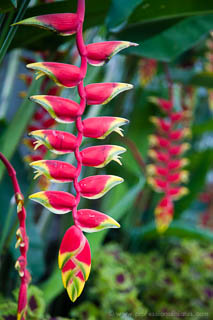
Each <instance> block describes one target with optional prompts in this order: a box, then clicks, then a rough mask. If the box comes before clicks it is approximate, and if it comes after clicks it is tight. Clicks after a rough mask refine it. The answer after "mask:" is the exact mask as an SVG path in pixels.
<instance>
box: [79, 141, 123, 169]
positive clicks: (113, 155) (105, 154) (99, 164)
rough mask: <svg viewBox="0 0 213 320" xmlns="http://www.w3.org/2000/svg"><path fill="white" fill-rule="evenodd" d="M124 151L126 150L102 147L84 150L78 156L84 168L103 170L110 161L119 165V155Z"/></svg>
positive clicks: (109, 146)
mask: <svg viewBox="0 0 213 320" xmlns="http://www.w3.org/2000/svg"><path fill="white" fill-rule="evenodd" d="M125 151H126V149H125V148H123V147H120V146H111V145H102V146H95V147H89V148H86V149H84V150H82V151H81V153H80V154H81V157H82V164H83V165H84V166H88V167H95V168H103V167H105V166H106V165H107V164H108V163H109V162H111V161H112V160H113V161H116V162H117V163H119V164H120V165H121V164H122V163H121V161H120V156H119V155H120V154H121V153H123V152H125Z"/></svg>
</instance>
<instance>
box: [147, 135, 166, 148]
mask: <svg viewBox="0 0 213 320" xmlns="http://www.w3.org/2000/svg"><path fill="white" fill-rule="evenodd" d="M149 144H150V145H151V146H152V147H155V146H157V147H161V148H168V147H169V146H170V142H169V140H168V139H167V138H164V137H159V136H156V135H154V134H151V135H150V136H149Z"/></svg>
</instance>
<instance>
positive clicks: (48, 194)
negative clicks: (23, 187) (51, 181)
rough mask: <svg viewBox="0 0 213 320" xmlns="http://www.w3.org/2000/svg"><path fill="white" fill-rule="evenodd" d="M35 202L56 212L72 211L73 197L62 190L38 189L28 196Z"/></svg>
mask: <svg viewBox="0 0 213 320" xmlns="http://www.w3.org/2000/svg"><path fill="white" fill-rule="evenodd" d="M29 198H30V199H32V200H33V201H35V202H38V203H40V204H42V205H43V206H44V207H45V208H47V209H49V210H50V211H51V212H53V213H56V214H64V213H67V212H70V211H72V209H73V207H74V206H75V203H76V202H75V197H74V196H73V195H72V194H70V193H68V192H64V191H40V192H37V193H34V194H32V195H31V196H29Z"/></svg>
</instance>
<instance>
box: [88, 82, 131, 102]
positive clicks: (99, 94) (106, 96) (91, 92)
mask: <svg viewBox="0 0 213 320" xmlns="http://www.w3.org/2000/svg"><path fill="white" fill-rule="evenodd" d="M132 88H133V86H132V85H131V84H128V83H118V82H110V83H92V84H88V85H87V86H86V87H85V91H86V98H87V104H88V105H94V104H106V103H108V102H109V101H110V100H112V99H113V98H114V97H115V96H116V95H118V94H119V93H121V92H123V91H126V90H129V89H132Z"/></svg>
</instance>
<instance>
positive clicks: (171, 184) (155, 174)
mask: <svg viewBox="0 0 213 320" xmlns="http://www.w3.org/2000/svg"><path fill="white" fill-rule="evenodd" d="M150 100H151V101H152V102H153V103H154V104H156V105H157V106H158V107H159V108H160V109H161V111H163V112H164V114H165V117H161V118H158V117H151V121H152V123H153V124H154V125H155V126H156V129H157V132H156V134H155V135H151V136H150V147H151V148H150V150H149V156H150V157H151V158H152V159H153V160H154V161H155V162H154V163H153V164H150V165H148V167H147V173H148V182H149V184H150V185H151V186H152V187H153V189H154V190H155V191H157V192H160V193H163V197H162V199H161V200H160V202H159V203H158V205H157V207H156V209H155V217H156V225H157V229H158V231H159V232H164V231H165V230H166V229H167V228H168V226H169V224H170V222H171V220H172V218H173V214H174V201H175V200H177V199H179V198H181V197H182V196H183V195H185V194H187V192H188V190H187V188H186V187H184V186H182V183H184V182H187V179H188V172H187V171H186V170H184V169H183V167H184V166H185V165H187V163H188V160H187V159H186V158H183V154H184V152H185V151H186V150H187V149H188V148H189V144H188V143H186V142H184V139H185V138H186V137H188V136H189V135H190V130H189V128H186V127H185V126H184V122H185V120H186V118H187V117H188V114H187V111H179V112H175V111H174V108H173V103H172V102H171V101H167V100H164V99H160V98H150Z"/></svg>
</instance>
